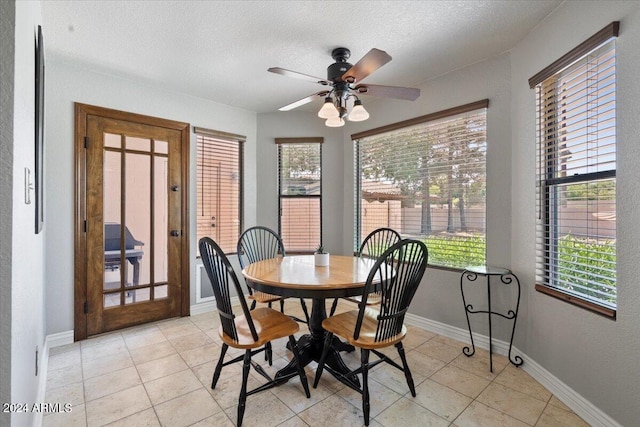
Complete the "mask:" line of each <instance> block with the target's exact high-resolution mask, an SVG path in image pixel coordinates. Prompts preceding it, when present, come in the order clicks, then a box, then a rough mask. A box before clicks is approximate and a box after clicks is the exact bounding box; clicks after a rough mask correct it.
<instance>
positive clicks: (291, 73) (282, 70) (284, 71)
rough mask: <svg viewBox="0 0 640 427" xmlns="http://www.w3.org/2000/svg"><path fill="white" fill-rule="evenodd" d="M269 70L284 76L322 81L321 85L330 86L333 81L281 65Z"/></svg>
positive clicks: (309, 80)
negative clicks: (281, 66)
mask: <svg viewBox="0 0 640 427" xmlns="http://www.w3.org/2000/svg"><path fill="white" fill-rule="evenodd" d="M267 71H270V72H272V73H276V74H280V75H282V76H287V77H293V78H296V79H301V80H306V81H308V82H313V83H320V84H321V85H324V86H328V85H330V84H331V83H330V82H328V81H326V80H325V79H321V78H320V77H314V76H310V75H308V74H302V73H299V72H297V71H291V70H287V69H285V68H280V67H271V68H269V69H268V70H267Z"/></svg>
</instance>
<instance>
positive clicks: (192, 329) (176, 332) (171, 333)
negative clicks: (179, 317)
mask: <svg viewBox="0 0 640 427" xmlns="http://www.w3.org/2000/svg"><path fill="white" fill-rule="evenodd" d="M196 332H202V331H201V330H200V328H198V327H197V326H196V325H194V324H193V323H192V322H189V323H184V324H180V325H178V326H173V327H170V328H164V329H162V333H163V334H164V336H165V337H167V339H168V340H171V339H172V338H178V337H182V336H185V335H191V334H195V333H196Z"/></svg>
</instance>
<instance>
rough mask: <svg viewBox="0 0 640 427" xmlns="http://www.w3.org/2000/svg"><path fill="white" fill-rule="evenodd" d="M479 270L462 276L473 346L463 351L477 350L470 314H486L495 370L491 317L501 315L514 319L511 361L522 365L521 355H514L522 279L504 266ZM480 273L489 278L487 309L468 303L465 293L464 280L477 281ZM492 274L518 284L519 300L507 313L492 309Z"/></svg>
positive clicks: (510, 350) (504, 282) (468, 352)
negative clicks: (479, 308) (476, 307)
mask: <svg viewBox="0 0 640 427" xmlns="http://www.w3.org/2000/svg"><path fill="white" fill-rule="evenodd" d="M478 270H479V271H471V270H469V269H467V270H465V271H464V272H463V273H462V275H461V276H460V293H461V295H462V303H463V305H464V312H465V316H466V319H467V327H468V328H469V338H470V340H471V347H469V346H465V347H463V348H462V353H463V354H464V355H465V356H467V357H470V356H473V355H474V354H475V352H476V347H475V343H474V341H473V333H472V331H471V322H470V320H469V314H486V315H487V317H488V320H489V366H490V370H491V372H493V352H492V348H491V347H492V338H493V337H492V330H491V318H492V316H499V317H502V318H503V319H506V320H512V321H513V327H512V329H511V339H510V341H509V355H508V357H509V361H510V362H511V363H512V364H513V365H515V366H520V365H522V363H523V362H524V361H523V360H522V358H521V357H520V356H517V355H516V356H512V349H513V337H514V335H515V331H516V321H517V317H518V310H519V309H520V292H521V289H520V280H518V278H517V277H516V275H515V274H513V273H512V272H511V271H510V270H507V269H502V268H492V267H481V268H478ZM478 275H482V276H485V277H486V278H487V309H486V310H475V309H474V308H473V304H468V303H467V301H466V298H465V294H464V281H465V279H466V280H467V281H468V282H475V281H476V280H477V279H478ZM491 276H499V277H500V282H501V283H502V284H504V285H512V284H513V283H514V281H515V283H516V284H517V286H518V288H517V292H518V296H517V301H516V307H515V310H514V309H509V310H508V311H507V312H506V314H505V313H501V312H497V311H493V310H492V309H491Z"/></svg>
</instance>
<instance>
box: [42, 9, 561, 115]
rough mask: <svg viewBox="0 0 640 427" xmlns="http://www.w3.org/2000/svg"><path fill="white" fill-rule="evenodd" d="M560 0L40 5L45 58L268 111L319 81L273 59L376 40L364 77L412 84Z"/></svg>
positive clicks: (490, 49)
mask: <svg viewBox="0 0 640 427" xmlns="http://www.w3.org/2000/svg"><path fill="white" fill-rule="evenodd" d="M560 3H561V1H542V0H541V1H100V0H95V1H59V0H45V1H43V12H42V13H43V30H44V35H45V45H46V49H47V57H48V59H49V60H53V61H66V62H73V63H75V64H78V65H79V66H81V67H86V68H89V69H91V70H94V71H98V72H101V73H106V74H112V75H116V76H122V77H125V78H128V79H132V80H135V81H140V82H143V83H146V84H155V85H161V86H163V87H165V88H167V89H170V90H175V91H179V92H183V93H187V94H190V95H194V96H198V97H201V98H206V99H210V100H213V101H216V102H220V103H222V104H226V105H231V106H235V107H240V108H244V109H247V110H251V111H256V112H270V111H276V110H277V109H278V108H279V107H281V106H283V105H285V104H288V103H289V102H292V101H295V100H297V99H299V98H302V97H304V96H307V95H310V94H311V93H314V92H317V91H319V90H320V89H321V88H322V87H321V86H319V85H316V84H314V83H309V82H305V81H302V80H296V79H292V78H288V77H283V76H280V75H276V74H272V73H269V72H267V68H269V67H283V68H287V69H290V70H294V71H298V72H301V73H305V74H310V75H314V76H318V77H323V78H324V77H326V68H327V66H328V65H330V64H331V63H332V62H333V60H332V59H331V56H330V53H331V50H332V49H333V48H335V47H339V46H344V47H347V48H349V49H350V50H351V59H350V60H349V62H351V63H352V64H355V63H356V62H357V61H358V59H360V58H361V57H362V56H363V55H364V54H366V53H367V52H368V51H369V50H370V49H371V48H373V47H375V48H378V49H382V50H385V51H387V53H389V54H390V55H391V56H392V57H393V60H392V61H391V62H390V63H388V64H387V65H385V66H384V67H382V68H380V69H379V70H377V71H376V72H374V73H373V74H372V75H371V76H369V77H368V78H367V79H366V80H365V81H366V82H367V83H373V84H381V85H395V86H416V85H419V84H420V83H422V82H425V81H426V80H429V79H431V78H434V77H437V76H439V75H442V74H444V73H447V72H449V71H452V70H455V69H458V68H461V67H464V66H467V65H470V64H473V63H475V62H478V61H482V60H484V59H487V58H490V57H493V56H496V55H498V54H500V53H503V52H505V51H508V50H509V49H511V48H512V47H513V46H514V45H515V44H516V43H517V42H518V41H519V40H521V39H522V38H523V37H524V36H525V35H526V34H527V33H528V32H529V31H530V30H531V29H532V28H533V27H534V26H535V25H536V24H537V23H538V22H540V21H541V20H542V19H544V18H545V17H546V16H547V15H548V14H549V13H550V12H551V11H553V10H554V9H555V8H556V7H557V6H558V5H559V4H560ZM369 101H372V98H371V97H368V98H367V102H369ZM316 102H317V103H318V104H317V105H316V107H313V108H318V107H319V105H320V104H319V103H320V101H316Z"/></svg>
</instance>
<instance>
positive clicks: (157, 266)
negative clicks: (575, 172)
mask: <svg viewBox="0 0 640 427" xmlns="http://www.w3.org/2000/svg"><path fill="white" fill-rule="evenodd" d="M156 143H157V141H156ZM153 162H154V163H153V164H154V168H153V179H154V182H153V185H154V189H155V191H154V197H153V204H154V206H153V212H154V215H153V237H154V238H153V281H154V286H156V287H155V288H154V296H153V299H159V298H166V296H167V295H166V291H165V292H164V293H162V292H158V290H159V288H158V287H157V286H161V285H164V284H166V283H167V280H168V277H169V266H168V242H167V239H168V235H169V221H168V209H169V205H168V199H167V194H168V193H167V190H168V185H169V178H168V158H167V157H166V156H162V155H155V156H154V157H153ZM180 190H181V189H178V191H180Z"/></svg>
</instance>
